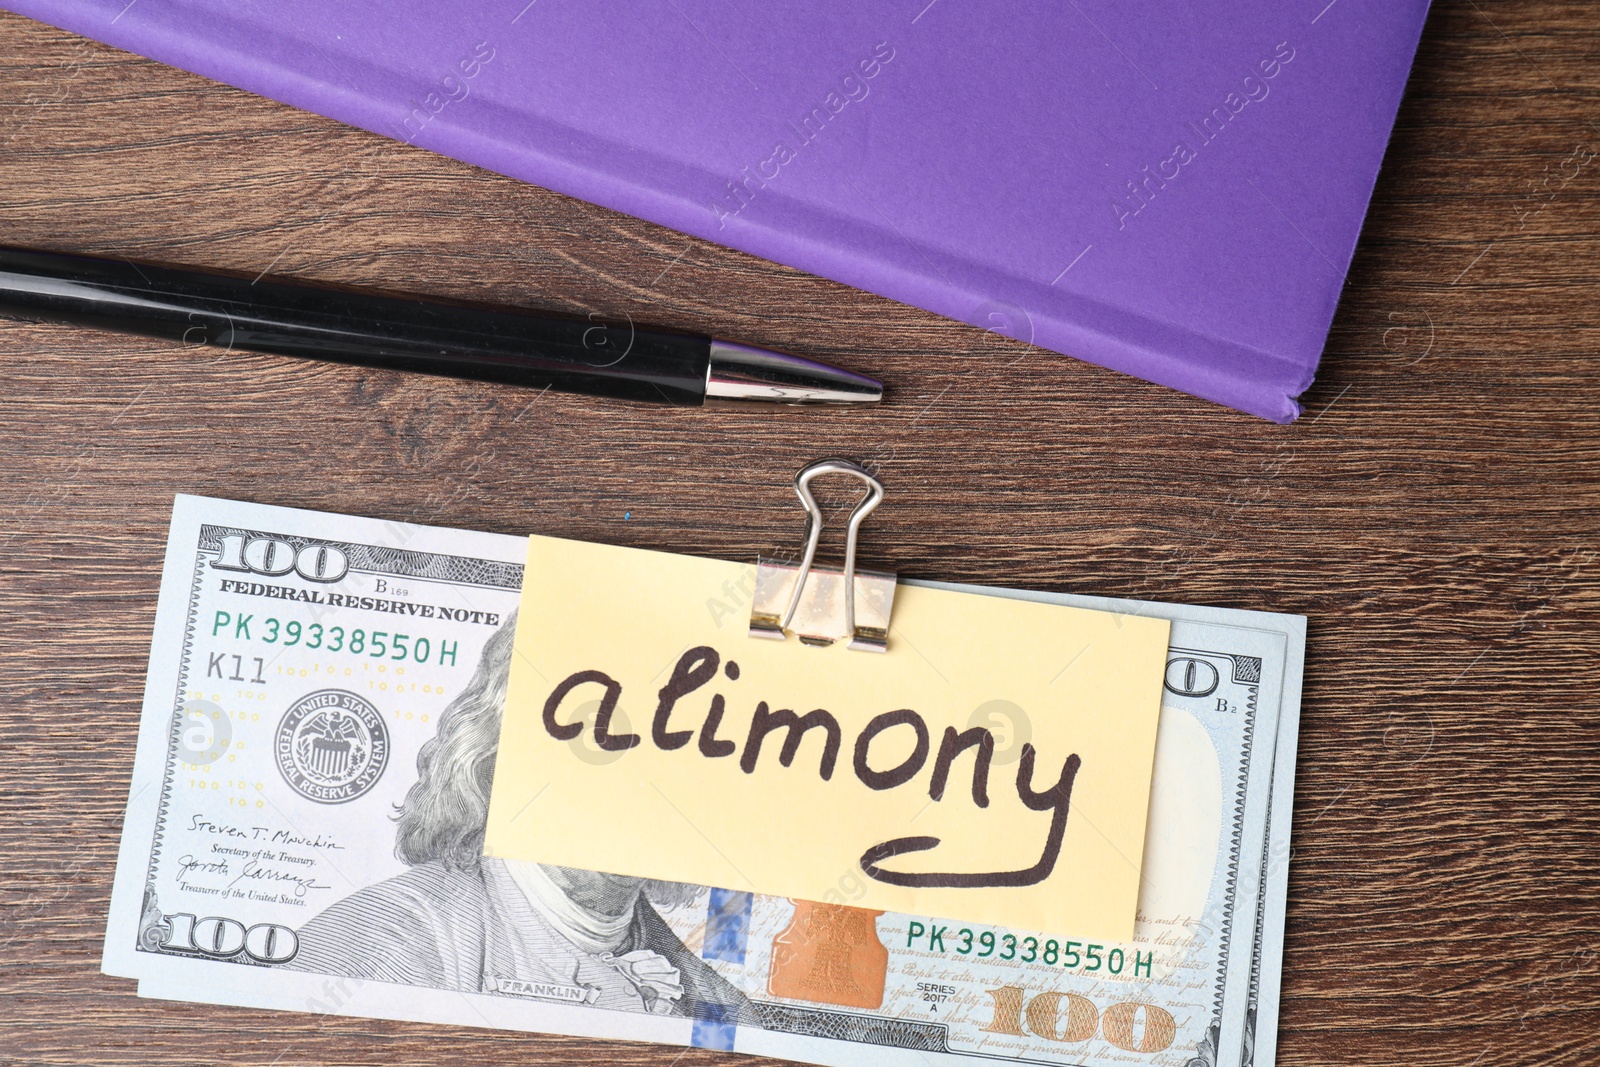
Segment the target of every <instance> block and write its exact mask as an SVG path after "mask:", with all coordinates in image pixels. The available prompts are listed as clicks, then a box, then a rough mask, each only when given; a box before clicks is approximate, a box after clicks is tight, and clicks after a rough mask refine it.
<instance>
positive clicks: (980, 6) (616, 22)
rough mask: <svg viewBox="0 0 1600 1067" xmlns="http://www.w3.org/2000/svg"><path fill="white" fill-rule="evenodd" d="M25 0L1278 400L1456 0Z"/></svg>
mask: <svg viewBox="0 0 1600 1067" xmlns="http://www.w3.org/2000/svg"><path fill="white" fill-rule="evenodd" d="M3 2H4V3H5V6H8V7H10V8H12V9H13V10H15V11H17V12H19V13H21V14H25V15H30V16H32V17H34V18H37V19H41V20H43V21H45V22H49V23H52V24H54V25H57V26H60V27H63V28H65V29H69V30H72V31H75V32H77V33H80V34H84V35H86V36H89V37H93V38H96V39H98V40H101V41H104V42H106V43H108V44H112V45H115V46H117V47H120V48H125V49H128V50H130V51H133V52H138V53H140V54H142V55H146V56H149V57H151V58H153V59H157V60H160V61H162V62H164V63H170V64H172V65H174V66H178V67H182V68H184V69H186V70H190V71H194V72H195V73H198V74H202V75H205V76H207V77H210V78H215V79H217V80H219V81H223V82H227V83H229V84H232V85H236V86H239V87H241V88H244V89H248V90H250V91H252V92H256V93H260V94H262V95H264V96H268V97H271V98H273V99H275V100H280V101H283V102H284V103H287V104H292V105H294V106H296V107H300V108H305V109H307V110H311V111H317V112H320V113H322V114H324V115H329V116H331V117H333V118H336V119H340V120H342V121H344V122H348V123H352V124H354V125H356V126H361V127H364V128H366V129H369V130H373V131H375V132H377V133H381V134H384V135H386V136H390V137H395V138H399V139H401V140H405V141H409V142H411V143H413V144H417V145H420V146H422V147H424V148H429V149H432V150H434V151H436V152H442V153H445V154H447V155H450V156H455V157H456V158H459V159H463V160H466V161H469V162H472V163H476V164H479V165H480V166H484V167H487V168H489V169H491V170H495V171H499V172H501V173H503V174H508V175H512V176H514V177H517V178H521V179H524V180H526V181H529V182H534V183H536V184H538V185H542V186H546V187H548V188H551V189H555V190H558V191H560V192H563V193H567V194H570V195H572V196H576V197H581V198H583V199H585V200H590V201H593V202H594V203H597V204H603V205H605V206H607V207H610V208H615V209H617V210H619V211H624V212H627V213H629V214H632V215H637V216H639V217H641V218H645V219H649V220H651V221H654V222H657V223H661V224H663V225H666V226H671V227H674V228H676V229H679V230H683V231H685V232H687V233H692V234H695V235H697V236H700V237H705V238H708V239H710V240H713V241H717V242H720V243H722V244H726V245H730V246H732V247H734V248H738V249H742V250H744V251H746V252H750V253H753V254H755V255H758V256H763V257H766V258H768V259H772V260H776V261H778V262H781V263H786V264H790V265H792V266H795V267H798V268H801V269H802V270H807V271H811V272H813V273H816V274H820V275H824V276H826V277H829V278H834V279H837V280H838V281H841V282H845V283H847V284H850V285H854V286H857V287H859V288H862V289H867V290H870V291H872V292H875V293H880V294H882V295H884V296H887V297H891V298H893V299H896V300H901V301H904V302H906V303H908V304H914V305H916V306H918V307H922V308H926V309H928V310H930V311H934V312H937V313H939V314H941V315H947V316H950V317H952V318H956V319H962V320H965V321H967V322H971V323H973V324H975V325H978V326H982V327H984V328H987V329H995V330H999V331H1001V332H1004V333H1008V334H1011V335H1013V336H1016V337H1018V338H1021V339H1022V340H1026V341H1031V342H1033V343H1034V344H1037V345H1041V346H1043V347H1045V348H1049V349H1053V350H1055V351H1058V352H1064V353H1067V354H1069V355H1073V356H1077V357H1080V358H1082V359H1086V360H1089V361H1091V362H1093V363H1098V364H1100V365H1102V366H1105V367H1111V368H1114V369H1116V370H1120V371H1125V372H1126V373H1128V374H1133V375H1137V376H1139V377H1141V378H1146V379H1149V380H1151V381H1155V382H1161V383H1163V384H1165V385H1170V386H1173V387H1175V388H1178V389H1182V390H1185V391H1187V392H1189V393H1193V394H1194V395H1196V396H1201V397H1205V398H1207V399H1210V400H1215V401H1218V402H1220V403H1223V404H1227V405H1230V406H1232V407H1235V408H1238V409H1240V410H1242V411H1247V412H1251V413H1253V414H1256V415H1260V416H1263V417H1265V418H1269V419H1274V420H1277V421H1280V422H1288V421H1290V420H1292V419H1294V418H1295V417H1296V416H1297V415H1298V414H1299V410H1300V408H1299V404H1298V402H1297V399H1296V398H1297V397H1298V396H1299V394H1300V393H1301V392H1303V391H1304V390H1305V389H1306V388H1307V387H1308V386H1309V385H1310V384H1311V380H1312V378H1313V376H1314V375H1315V373H1316V368H1317V361H1318V358H1319V356H1320V354H1321V351H1322V345H1323V342H1324V340H1325V338H1326V336H1327V332H1328V326H1329V323H1330V322H1331V321H1332V318H1333V311H1334V307H1335V305H1336V304H1337V302H1338V298H1339V292H1340V288H1341V286H1342V285H1343V282H1344V274H1345V271H1346V269H1347V268H1348V266H1349V263H1350V256H1351V253H1352V251H1353V249H1354V247H1355V243H1356V237H1357V235H1358V233H1359V232H1360V228H1361V219H1362V216H1363V215H1364V213H1365V211H1366V206H1367V199H1368V197H1369V196H1370V194H1371V191H1372V185H1373V181H1374V179H1375V178H1376V175H1377V171H1378V165H1379V163H1380V161H1381V160H1382V157H1383V150H1384V146H1385V144H1386V142H1387V140H1388V136H1389V130H1390V127H1391V125H1392V124H1393V121H1394V116H1395V110H1396V108H1397V107H1398V105H1399V102H1400V95H1401V92H1402V90H1403V88H1404V86H1405V81H1406V74H1407V71H1408V70H1409V68H1410V65H1411V59H1412V55H1413V54H1414V52H1415V50H1416V45H1417V39H1418V36H1419V35H1420V33H1421V30H1422V23H1423V19H1424V16H1425V15H1426V13H1427V7H1428V4H1427V0H1331V2H1330V0H1294V2H1291V3H1285V2H1283V0H1226V2H1220V0H1167V2H1165V3H1158V4H1145V5H1128V4H1126V3H1118V2H1116V0H1068V2H1067V3H1063V4H1049V5H1046V4H1039V3H1018V2H996V0H983V2H978V0H932V2H929V0H906V2H896V3H888V2H883V0H812V2H811V3H788V4H776V3H768V4H762V5H750V4H747V3H735V2H733V0H611V2H608V3H604V4H602V3H580V2H578V0H531V2H530V0H457V2H456V3H452V4H449V5H440V4H437V3H429V2H424V0H384V2H383V3H376V2H373V0H343V2H340V3H329V2H328V0H273V2H271V3H260V2H253V0H228V2H222V0H132V2H130V0H3ZM1158 9H1159V10H1158ZM746 340H750V341H752V342H756V343H759V342H760V340H761V339H760V338H746Z"/></svg>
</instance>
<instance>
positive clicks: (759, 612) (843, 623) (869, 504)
mask: <svg viewBox="0 0 1600 1067" xmlns="http://www.w3.org/2000/svg"><path fill="white" fill-rule="evenodd" d="M824 474H847V475H849V476H850V477H852V478H855V479H857V480H858V481H860V482H862V483H864V484H865V485H866V487H867V492H866V495H865V496H864V497H862V499H861V501H860V503H858V504H857V505H856V506H855V510H854V511H852V512H851V513H850V521H849V525H848V530H847V533H846V535H845V552H844V566H843V568H840V567H836V566H832V565H830V564H824V563H818V562H817V561H816V559H817V546H818V544H820V543H821V541H822V525H823V522H822V509H821V508H820V507H818V506H817V500H816V497H815V496H814V495H813V494H812V492H811V483H812V481H814V480H815V479H817V478H819V477H821V476H822V475H824ZM794 491H795V494H796V495H797V496H799V497H800V503H801V504H802V505H803V506H804V507H805V510H806V541H805V551H804V553H803V554H802V556H801V559H800V563H799V565H798V566H797V565H796V564H795V563H793V562H792V560H772V559H762V560H760V561H759V562H758V564H757V566H756V589H755V595H754V597H753V598H752V601H751V605H750V636H751V637H765V638H771V639H773V640H777V641H782V640H783V639H784V638H785V637H787V636H788V634H789V633H791V632H793V633H795V634H797V635H798V636H799V638H800V641H801V643H802V644H807V645H813V646H824V645H831V644H833V643H834V642H835V641H837V640H840V639H841V638H843V639H848V641H849V642H850V648H852V649H854V650H856V651H866V652H884V651H887V650H888V647H889V613H890V611H891V610H892V608H893V606H894V592H895V576H894V575H893V574H891V573H887V572H884V571H867V570H858V569H857V568H856V544H857V542H858V541H859V540H860V536H861V524H862V522H863V521H865V520H866V517H867V516H868V515H870V514H872V512H873V509H875V508H876V507H877V506H878V505H879V504H880V503H882V502H883V483H882V482H880V481H878V479H877V478H875V477H874V476H873V475H872V474H871V472H869V471H868V470H867V469H866V468H865V467H862V466H861V465H860V464H859V463H853V462H851V461H850V460H847V459H824V460H818V461H817V462H815V463H810V464H807V465H806V466H805V467H802V468H801V469H800V472H799V473H798V474H796V475H795V478H794ZM841 609H842V610H841Z"/></svg>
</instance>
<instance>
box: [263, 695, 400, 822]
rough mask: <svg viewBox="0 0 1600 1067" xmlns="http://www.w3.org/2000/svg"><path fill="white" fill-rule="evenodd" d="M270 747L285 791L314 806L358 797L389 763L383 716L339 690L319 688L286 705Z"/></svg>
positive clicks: (338, 802)
mask: <svg viewBox="0 0 1600 1067" xmlns="http://www.w3.org/2000/svg"><path fill="white" fill-rule="evenodd" d="M273 747H274V748H275V749H276V751H277V756H278V770H279V772H280V773H281V774H282V775H283V780H284V781H286V782H288V783H289V788H291V789H293V790H294V791H295V792H296V793H299V794H300V795H301V796H303V797H305V798H306V799H307V800H314V801H316V802H317V803H319V804H343V803H344V802H345V801H347V800H354V799H355V798H356V797H359V796H361V795H362V794H363V793H365V792H367V791H368V790H369V789H371V788H372V787H373V786H374V785H377V784H378V779H379V778H380V777H382V776H383V769H384V767H386V766H387V765H388V763H389V735H388V732H387V731H386V730H385V729H384V725H383V716H382V715H380V714H378V709H377V708H375V707H373V706H372V705H371V704H369V703H368V702H367V701H365V700H363V699H362V698H361V697H358V696H356V695H355V694H354V693H350V692H346V691H345V690H343V689H319V690H317V691H316V692H315V693H307V694H306V695H305V696H303V697H301V698H300V699H299V700H297V701H295V702H294V703H293V704H291V705H289V710H288V711H286V712H285V713H284V715H283V721H282V722H280V723H278V734H277V737H276V739H275V740H274V743H273Z"/></svg>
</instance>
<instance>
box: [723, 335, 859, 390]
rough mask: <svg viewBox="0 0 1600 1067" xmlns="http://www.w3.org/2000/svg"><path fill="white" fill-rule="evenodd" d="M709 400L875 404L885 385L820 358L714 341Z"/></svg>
mask: <svg viewBox="0 0 1600 1067" xmlns="http://www.w3.org/2000/svg"><path fill="white" fill-rule="evenodd" d="M706 399H707V400H708V401H710V400H764V401H766V402H768V403H776V404H861V403H866V404H875V403H877V402H878V401H879V400H882V399H883V383H882V382H880V381H877V380H876V379H874V378H868V377H866V376H865V375H861V374H855V373H852V372H851V371H847V370H843V369H841V368H839V367H834V366H831V365H829V364H827V363H819V362H817V361H816V360H814V359H805V358H804V357H801V356H791V355H789V354H788V353H785V352H772V351H769V350H767V349H765V348H752V347H750V346H749V345H740V344H734V343H733V342H732V341H712V342H711V363H710V365H709V366H708V367H707V368H706Z"/></svg>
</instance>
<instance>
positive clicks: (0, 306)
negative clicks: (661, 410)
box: [0, 248, 883, 405]
mask: <svg viewBox="0 0 1600 1067" xmlns="http://www.w3.org/2000/svg"><path fill="white" fill-rule="evenodd" d="M0 313H9V314H13V315H20V316H23V317H32V318H38V319H45V320H50V321H57V322H69V323H74V324H76V325H81V326H89V327H93V328H97V329H104V330H116V331H119V332H122V333H134V334H143V335H145V336H148V337H165V338H168V339H170V340H174V341H181V342H183V343H185V344H191V345H215V346H219V347H221V348H226V349H235V348H239V349H248V350H250V351H254V352H270V353H274V354H277V355H284V356H301V357H305V358H308V359H320V360H328V361H331V362H335V363H355V364H360V365H363V366H368V367H387V368H393V369H397V370H409V371H420V372H422V373H425V374H444V375H449V376H451V377H455V378H474V379H479V380H482V381H492V382H509V383H511V384H513V385H525V386H533V387H535V388H550V389H556V390H560V391H562V392H568V393H586V394H588V395H590V396H605V397H614V398H617V399H621V400H643V401H654V402H657V403H664V404H678V405H686V404H692V405H698V404H703V403H705V402H706V401H707V400H757V401H768V402H775V403H787V404H800V403H873V402H875V401H877V400H879V399H881V398H882V396H883V386H882V385H881V384H880V383H878V382H876V381H874V380H873V379H871V378H866V377H863V376H862V375H859V374H852V373H851V372H849V371H847V370H841V369H839V368H838V367H833V366H830V365H828V364H826V363H818V362H816V361H815V360H809V359H803V358H801V357H799V356H791V355H788V354H786V353H782V352H770V351H768V350H766V349H763V348H752V347H750V346H748V345H741V344H734V343H732V342H729V341H718V340H714V339H712V338H710V337H695V336H692V335H687V334H676V333H661V332H656V331H650V330H638V329H634V328H633V326H632V325H631V324H630V325H628V326H606V325H601V324H599V323H595V322H584V321H582V320H572V319H563V318H553V317H546V316H543V315H536V314H529V313H526V312H521V311H514V310H509V309H504V308H474V307H470V306H467V305H456V304H447V303H440V302H437V301H434V300H423V299H418V298H415V297H408V296H400V295H386V294H379V293H367V292H352V291H347V290H340V289H331V288H319V287H315V286H309V285H296V284H286V283H283V282H279V281H267V280H264V279H257V280H256V281H247V280H245V279H243V278H233V277H228V276H224V275H216V274H205V273H200V272H197V271H188V270H177V269H173V268H171V267H157V266H148V265H144V266H141V265H135V264H132V263H128V262H126V261H123V260H118V259H102V258H98V257H93V256H76V255H63V254H60V253H55V252H35V251H28V250H25V249H14V248H0Z"/></svg>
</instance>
